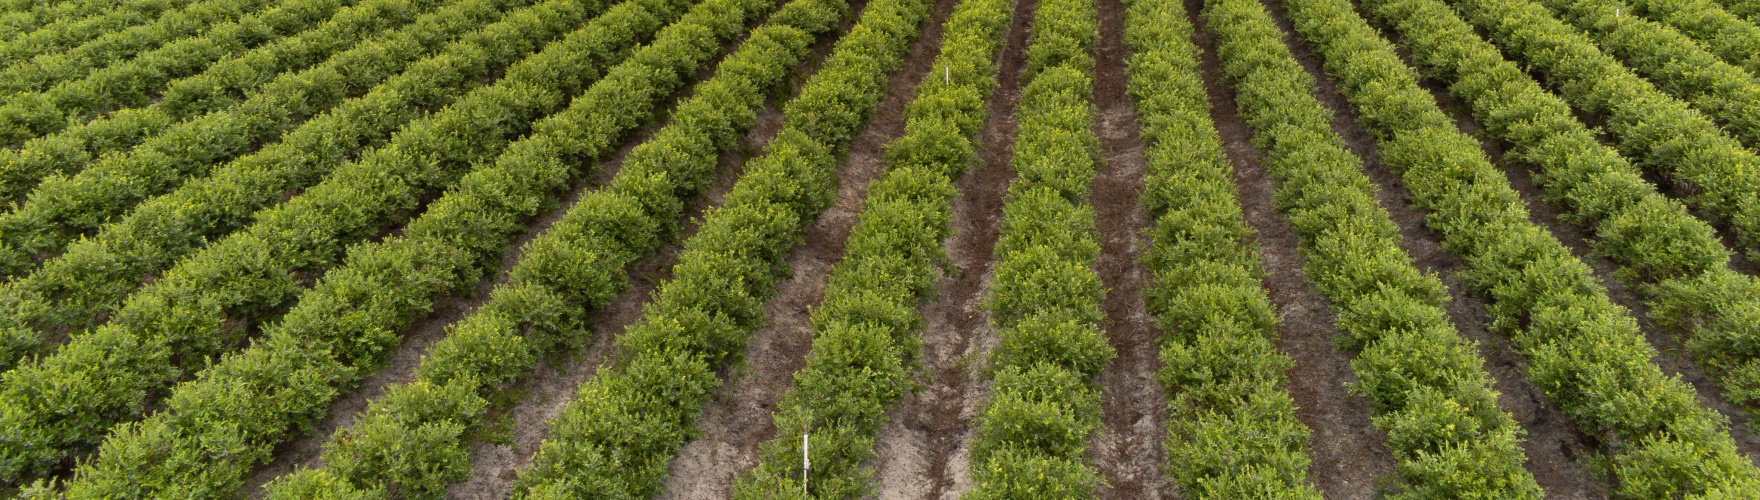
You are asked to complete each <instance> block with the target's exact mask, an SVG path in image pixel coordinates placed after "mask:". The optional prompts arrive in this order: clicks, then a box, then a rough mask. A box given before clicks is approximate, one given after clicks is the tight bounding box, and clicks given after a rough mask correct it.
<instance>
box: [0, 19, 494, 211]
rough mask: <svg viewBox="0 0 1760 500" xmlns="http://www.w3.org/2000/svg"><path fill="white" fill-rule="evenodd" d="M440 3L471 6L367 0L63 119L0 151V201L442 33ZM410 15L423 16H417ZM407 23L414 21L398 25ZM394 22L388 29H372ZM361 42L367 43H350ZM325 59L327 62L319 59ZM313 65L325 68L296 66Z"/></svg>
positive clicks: (294, 115)
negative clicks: (116, 105)
mask: <svg viewBox="0 0 1760 500" xmlns="http://www.w3.org/2000/svg"><path fill="white" fill-rule="evenodd" d="M443 3H450V4H454V6H453V7H450V11H447V12H444V13H441V14H438V15H445V16H451V17H461V16H471V11H469V10H461V9H462V7H460V5H469V4H470V2H464V1H462V0H446V1H434V0H369V1H367V2H363V3H361V4H360V5H359V6H356V7H353V8H349V9H345V10H343V11H342V12H340V13H338V14H337V15H336V17H335V18H332V19H331V20H330V21H327V22H326V23H325V25H324V26H321V27H319V28H318V29H316V30H312V31H308V32H305V33H302V34H300V35H299V36H295V37H288V38H284V39H281V40H278V41H276V42H274V43H271V44H269V45H266V46H263V47H259V48H257V49H255V50H252V51H251V52H249V53H246V54H245V55H243V56H240V57H237V58H233V59H227V60H223V61H221V62H218V63H216V64H215V65H214V66H213V67H211V68H209V69H208V70H207V71H204V72H202V73H201V74H199V75H195V76H192V77H188V78H183V79H179V80H177V81H173V82H171V83H170V84H169V86H168V87H167V88H166V89H164V92H162V93H158V94H157V99H158V100H157V102H154V103H153V104H152V105H150V106H145V107H139V108H129V109H123V110H118V111H115V112H113V113H109V114H107V115H104V116H100V117H96V118H95V119H93V120H91V121H88V122H83V123H69V124H68V126H67V128H66V129H63V130H61V131H59V132H57V133H55V134H51V135H46V136H43V137H39V138H36V139H31V140H29V141H26V142H25V143H24V145H23V146H22V147H20V148H18V149H5V150H0V200H5V201H17V200H19V199H21V198H23V197H24V196H25V195H26V194H28V193H29V192H30V190H32V189H34V188H35V187H36V186H37V183H38V182H40V181H41V180H42V179H43V178H44V177H48V176H50V175H52V174H63V175H72V174H76V173H78V172H79V171H81V170H84V169H85V168H86V167H87V166H89V165H91V164H92V163H93V162H94V161H97V159H98V158H99V157H101V156H103V155H105V154H109V153H120V152H123V151H126V150H128V149H129V148H132V147H134V146H136V145H139V144H140V143H141V142H143V141H146V140H147V139H149V138H152V137H154V136H157V135H159V134H160V133H161V132H164V131H166V130H167V129H170V128H171V127H172V126H174V125H177V124H179V123H180V122H183V121H184V120H189V119H192V118H196V117H199V116H201V115H205V114H208V113H211V112H214V111H219V110H224V109H227V108H231V107H233V106H237V105H239V104H240V103H243V102H246V101H247V100H248V99H249V98H251V97H253V96H256V95H257V94H259V93H260V92H259V91H262V90H267V91H268V92H272V93H278V94H290V95H304V94H295V93H299V92H304V93H311V90H308V89H307V88H305V87H295V86H293V82H294V81H308V82H309V83H305V84H304V85H305V86H306V87H311V86H315V85H320V83H321V82H323V81H325V80H328V79H334V77H329V78H325V77H324V72H325V71H330V70H337V69H340V70H345V71H347V70H349V69H350V67H351V66H350V65H357V64H362V63H363V62H367V61H365V60H363V59H365V58H364V57H363V56H366V55H368V54H371V53H372V52H374V51H376V50H384V49H383V48H382V47H379V46H380V45H383V44H387V43H390V44H395V43H396V40H399V39H401V38H406V37H410V36H414V35H420V34H425V33H430V32H438V33H444V31H443V30H436V29H435V27H436V26H439V24H437V22H440V21H441V20H445V19H448V18H445V17H442V18H436V17H435V16H436V14H434V13H430V11H433V10H435V9H436V8H438V7H437V6H438V5H439V4H443ZM418 15H421V16H423V17H422V18H420V19H417V17H416V16H418ZM476 17H480V16H471V18H472V19H474V18H476ZM412 22H413V23H414V26H408V27H402V28H399V27H400V26H403V25H408V24H411V23H412ZM394 28H396V31H390V32H384V33H380V31H381V30H390V29H394ZM369 37H370V38H369ZM362 40H367V41H366V42H365V43H360V44H358V45H357V44H356V42H361V41H362ZM344 49H346V51H344ZM338 52H340V53H338ZM332 54H335V55H334V56H332ZM383 57H385V56H377V57H372V58H371V59H375V60H376V59H380V58H383ZM326 58H328V59H329V60H328V61H324V60H325V59H326ZM399 60H407V59H397V58H395V57H393V58H390V59H387V60H386V61H385V63H392V62H393V61H399ZM320 61H323V62H321V63H320ZM385 63H381V65H383V64H385ZM315 64H317V65H320V68H330V69H317V70H316V71H297V70H298V69H299V68H305V67H308V66H313V65H315ZM393 67H395V68H398V69H401V65H395V64H394V66H393ZM354 71H367V70H366V69H364V68H363V69H360V70H354ZM373 74H375V73H374V72H367V73H365V74H362V75H359V76H356V77H355V79H356V80H361V79H367V81H375V80H372V79H371V78H372V77H371V76H370V75H373ZM382 77H383V76H381V78H382ZM318 88H323V87H318ZM363 89H364V87H363ZM358 92H359V91H356V93H358ZM320 95H322V94H320ZM307 99H308V100H310V101H312V104H311V106H315V107H318V109H322V105H323V104H324V103H326V102H333V101H326V100H324V99H323V98H321V97H316V96H313V97H308V98H307ZM308 109H310V108H308ZM308 115H309V112H307V113H300V112H297V110H296V111H294V112H290V113H289V114H288V115H287V116H286V117H285V118H283V119H282V120H283V121H289V122H297V121H298V120H300V119H303V118H305V117H306V116H308Z"/></svg>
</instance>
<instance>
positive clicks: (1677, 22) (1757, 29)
mask: <svg viewBox="0 0 1760 500" xmlns="http://www.w3.org/2000/svg"><path fill="white" fill-rule="evenodd" d="M1626 5H1627V6H1629V7H1631V8H1632V13H1633V14H1637V15H1641V16H1644V17H1648V18H1650V19H1653V20H1655V21H1657V22H1660V23H1662V24H1665V25H1668V26H1669V27H1671V28H1674V29H1677V30H1680V32H1681V33H1684V34H1686V35H1687V36H1690V37H1693V40H1696V41H1698V42H1699V43H1700V44H1703V45H1704V46H1705V49H1706V50H1709V51H1711V53H1713V54H1717V57H1720V58H1723V60H1724V61H1725V62H1728V63H1730V64H1733V65H1736V66H1737V67H1740V68H1742V69H1745V70H1747V71H1748V74H1749V75H1760V26H1755V25H1754V24H1753V23H1750V22H1747V21H1744V20H1742V18H1740V17H1737V16H1736V15H1735V14H1731V13H1730V12H1729V11H1726V10H1723V7H1721V6H1719V5H1717V2H1716V0H1627V1H1626Z"/></svg>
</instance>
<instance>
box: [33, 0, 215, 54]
mask: <svg viewBox="0 0 1760 500" xmlns="http://www.w3.org/2000/svg"><path fill="white" fill-rule="evenodd" d="M190 1H191V0H133V1H125V2H113V1H107V0H81V1H73V2H38V3H37V7H36V8H31V9H29V10H28V11H13V12H7V13H6V14H3V15H0V40H5V41H4V42H0V66H10V65H12V64H13V63H17V62H19V61H23V60H25V59H29V58H31V57H34V56H36V55H38V54H44V53H49V52H55V51H60V50H66V49H68V48H71V47H74V46H77V45H79V44H82V43H85V42H87V41H90V40H91V39H93V38H97V37H99V36H103V35H104V34H105V33H110V32H115V31H121V30H124V29H127V28H129V27H132V26H136V25H139V24H142V23H147V22H151V21H152V20H153V18H154V17H157V16H158V15H159V14H162V13H164V12H165V11H166V10H175V9H179V8H182V7H183V6H186V5H189V4H190ZM57 11H59V12H57ZM82 11H83V12H82Z"/></svg>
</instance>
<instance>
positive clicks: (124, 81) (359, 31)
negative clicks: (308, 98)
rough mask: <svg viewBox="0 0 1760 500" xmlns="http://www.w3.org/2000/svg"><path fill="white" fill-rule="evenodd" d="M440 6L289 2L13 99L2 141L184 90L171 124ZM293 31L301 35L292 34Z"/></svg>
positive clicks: (387, 1) (3, 120) (2, 114)
mask: <svg viewBox="0 0 1760 500" xmlns="http://www.w3.org/2000/svg"><path fill="white" fill-rule="evenodd" d="M442 3H445V2H443V1H440V0H368V1H365V2H361V3H359V4H357V5H353V6H341V7H338V6H337V4H338V2H329V3H323V2H314V3H312V4H290V5H286V6H282V7H279V8H276V9H274V10H271V11H268V12H265V13H264V14H261V15H257V16H250V17H246V18H245V19H241V20H240V21H238V22H235V23H229V24H228V25H227V26H222V27H219V28H216V29H214V30H211V31H209V32H207V33H205V34H203V35H201V36H197V37H191V38H185V39H183V40H179V41H176V42H172V43H170V44H167V45H165V46H163V47H160V48H158V49H154V50H152V51H149V52H147V53H144V54H141V55H140V56H137V57H135V58H133V59H130V60H128V61H126V62H123V63H119V64H116V65H112V66H110V67H108V68H105V69H102V70H99V71H97V72H94V73H93V74H91V75H89V76H87V77H86V78H84V79H82V80H79V81H74V82H68V83H64V84H61V85H57V86H55V87H53V88H51V89H49V90H47V91H44V92H35V93H26V94H22V95H17V96H13V97H12V98H11V99H9V100H8V101H7V102H6V104H5V105H4V106H0V142H4V143H9V144H11V143H19V142H24V141H27V140H29V139H34V138H38V137H42V136H45V135H48V134H53V133H55V132H60V131H62V130H63V129H66V128H68V127H78V126H82V125H85V124H87V123H88V122H89V121H91V120H92V119H96V118H100V117H102V116H104V115H105V114H107V113H110V112H113V111H120V110H125V109H130V108H136V107H141V106H146V105H148V104H155V101H159V102H163V101H165V100H166V99H165V98H169V97H172V96H173V95H174V94H173V93H172V92H171V91H170V89H169V88H167V87H168V86H177V87H180V88H181V90H182V93H181V94H182V95H180V96H179V97H178V99H177V100H171V101H170V102H168V103H165V105H164V106H163V107H164V108H166V109H168V110H170V111H171V112H173V113H174V114H176V115H177V117H176V118H174V119H176V120H182V119H185V118H188V117H191V116H195V115H197V114H200V113H205V112H207V111H209V110H212V109H216V108H214V107H213V106H212V105H209V106H202V107H196V106H192V104H199V103H192V102H189V101H188V100H189V99H191V98H196V99H200V98H203V97H207V96H214V95H225V96H227V97H232V96H234V95H242V94H244V93H246V92H248V91H250V90H254V89H256V88H257V87H258V86H261V85H263V84H266V83H268V82H269V81H270V80H271V79H273V78H274V77H276V76H278V75H280V74H282V73H284V72H289V71H293V70H296V69H298V68H302V67H306V66H310V65H313V64H315V63H318V62H319V61H323V60H324V59H327V58H329V57H330V55H331V54H333V53H335V52H338V51H341V50H344V49H347V48H348V47H349V46H351V45H354V43H355V42H357V41H360V40H361V39H363V38H366V37H370V36H373V35H375V34H377V33H378V32H380V31H382V30H386V29H391V28H395V27H398V26H402V25H404V24H407V23H409V22H410V21H413V20H415V18H416V16H418V15H421V14H423V13H425V12H426V11H428V10H432V9H433V8H435V7H436V6H437V5H439V4H442ZM343 5H346V4H343ZM297 7H305V8H304V9H299V8H297ZM332 12H333V13H334V15H333V16H332V15H330V13H332ZM293 13H298V14H300V16H299V18H298V19H296V20H297V21H303V23H302V22H274V21H275V19H272V17H276V16H281V17H286V16H289V15H290V14H293ZM325 17H328V19H327V20H326V19H324V18H325ZM308 28H309V29H308ZM294 30H303V31H299V32H298V33H297V34H292V33H290V32H292V31H294ZM257 44H261V45H257ZM253 45H257V46H255V47H254V48H253V47H252V46H253ZM247 49H248V50H247ZM210 63H212V65H210ZM190 73H195V74H193V75H191V74H190ZM191 91H194V92H191ZM234 102H236V101H234ZM154 107H155V108H157V107H160V106H157V105H156V106H154ZM203 108H206V109H203ZM136 120H139V119H138V118H136ZM156 122H158V120H153V121H149V123H156ZM110 128H114V126H111V127H110ZM136 133H137V134H140V133H151V131H141V132H136ZM6 138H10V140H6ZM39 147H40V146H39ZM57 169H58V170H64V169H60V168H57ZM39 175H42V174H39Z"/></svg>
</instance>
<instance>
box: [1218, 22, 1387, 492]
mask: <svg viewBox="0 0 1760 500" xmlns="http://www.w3.org/2000/svg"><path fill="white" fill-rule="evenodd" d="M1202 8H1203V1H1202V0H1186V15H1187V16H1188V17H1189V18H1190V19H1191V21H1192V24H1193V26H1196V27H1197V28H1198V34H1197V37H1196V38H1197V40H1196V41H1197V43H1198V46H1199V47H1200V48H1202V49H1203V50H1204V54H1203V57H1202V67H1203V71H1204V86H1205V91H1206V92H1207V93H1208V94H1209V96H1210V117H1211V119H1212V121H1214V122H1215V124H1216V129H1217V131H1218V132H1219V133H1221V135H1222V142H1223V147H1224V149H1225V150H1226V151H1227V154H1228V159H1229V162H1231V163H1232V164H1233V165H1234V172H1235V185H1236V186H1237V187H1238V189H1239V190H1240V200H1241V209H1242V210H1243V212H1244V214H1245V215H1246V218H1247V223H1248V224H1249V225H1251V226H1252V227H1253V230H1254V232H1255V233H1257V236H1258V242H1259V245H1260V249H1259V252H1260V260H1261V261H1262V263H1263V264H1264V266H1265V272H1266V277H1265V287H1266V291H1267V292H1269V294H1270V296H1271V301H1272V303H1273V304H1275V305H1276V307H1277V311H1278V315H1279V317H1280V321H1279V323H1278V325H1277V331H1278V345H1277V347H1278V349H1279V350H1281V351H1283V352H1284V353H1287V354H1289V356H1290V358H1291V359H1293V360H1294V361H1295V368H1294V369H1292V370H1290V373H1289V382H1290V395H1291V396H1292V397H1293V398H1294V399H1295V402H1296V418H1298V419H1300V420H1301V421H1302V423H1303V424H1304V425H1307V426H1308V428H1309V429H1312V430H1313V435H1312V441H1311V443H1312V446H1313V449H1312V451H1311V453H1312V455H1311V457H1310V458H1312V459H1313V465H1312V466H1311V467H1310V469H1309V477H1311V478H1312V479H1313V481H1314V485H1315V487H1317V488H1319V489H1320V492H1321V493H1322V494H1323V495H1325V496H1326V498H1372V497H1374V496H1375V494H1376V492H1377V487H1378V482H1379V478H1381V477H1383V476H1386V475H1387V474H1390V473H1392V472H1393V470H1394V460H1393V456H1392V455H1391V454H1390V453H1388V451H1387V448H1386V447H1385V446H1384V445H1383V442H1385V441H1386V435H1384V434H1382V433H1381V431H1380V430H1377V429H1375V427H1374V426H1373V425H1371V423H1370V421H1369V407H1370V404H1369V400H1368V399H1366V398H1363V397H1362V396H1357V395H1354V394H1351V393H1350V392H1349V390H1348V388H1347V387H1346V384H1348V383H1350V382H1352V381H1354V380H1356V375H1355V374H1354V373H1353V372H1352V371H1351V368H1350V356H1349V355H1347V354H1345V353H1343V352H1340V351H1339V350H1338V347H1337V345H1336V344H1334V343H1333V341H1332V339H1333V337H1334V336H1336V335H1337V334H1338V331H1337V329H1336V328H1334V326H1333V324H1334V319H1335V318H1334V316H1333V314H1332V309H1331V305H1330V302H1329V301H1327V300H1326V298H1325V297H1323V296H1321V295H1320V292H1319V290H1318V289H1316V288H1314V286H1313V285H1310V284H1309V283H1308V281H1307V280H1306V278H1305V274H1304V273H1303V271H1302V257H1301V255H1300V253H1299V252H1297V245H1298V243H1299V241H1300V240H1299V238H1298V237H1297V235H1296V232H1295V229H1294V228H1292V227H1290V225H1289V222H1288V221H1287V220H1285V219H1284V217H1283V216H1282V215H1281V214H1278V213H1277V211H1276V210H1275V209H1273V208H1272V204H1271V195H1272V192H1273V191H1274V188H1275V184H1274V183H1273V181H1272V179H1271V173H1270V172H1269V171H1268V170H1266V169H1265V167H1264V166H1263V165H1261V164H1260V161H1259V155H1258V152H1257V151H1256V150H1254V149H1253V146H1252V143H1251V142H1249V141H1250V140H1251V138H1252V136H1253V132H1252V129H1250V128H1248V127H1247V125H1246V123H1245V122H1243V121H1242V120H1241V117H1240V115H1239V114H1238V113H1237V112H1236V109H1237V108H1236V107H1235V102H1234V93H1233V91H1232V89H1229V88H1228V87H1227V86H1226V85H1224V83H1223V77H1222V67H1221V63H1220V61H1219V60H1218V59H1217V56H1216V39H1215V35H1214V34H1213V33H1211V32H1210V31H1209V30H1208V29H1206V27H1205V24H1204V22H1203V19H1201V18H1199V16H1198V15H1197V13H1198V12H1199V10H1201V9H1202Z"/></svg>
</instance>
